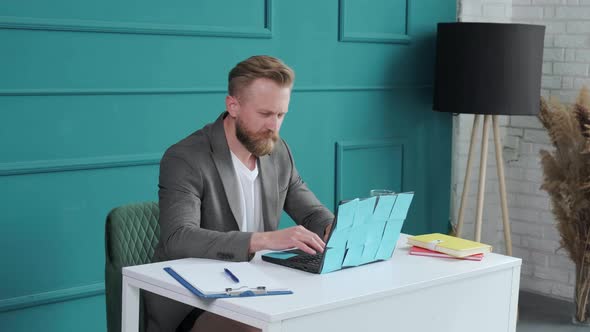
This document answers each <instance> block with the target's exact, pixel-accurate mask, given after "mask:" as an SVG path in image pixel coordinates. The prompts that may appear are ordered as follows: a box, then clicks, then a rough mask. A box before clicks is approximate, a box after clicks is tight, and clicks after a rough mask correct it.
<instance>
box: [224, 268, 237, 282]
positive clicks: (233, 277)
mask: <svg viewBox="0 0 590 332" xmlns="http://www.w3.org/2000/svg"><path fill="white" fill-rule="evenodd" d="M223 271H225V274H227V275H228V276H229V277H230V278H231V280H233V281H235V282H240V279H238V277H236V275H235V274H233V273H232V272H231V271H230V270H228V269H223Z"/></svg>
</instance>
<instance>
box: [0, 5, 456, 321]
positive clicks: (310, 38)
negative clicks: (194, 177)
mask: <svg viewBox="0 0 590 332" xmlns="http://www.w3.org/2000/svg"><path fill="white" fill-rule="evenodd" d="M342 4H344V5H345V7H342ZM368 4H369V3H367V2H365V1H360V0H356V1H354V0H341V1H339V0H331V1H309V0H307V1H270V0H267V1H263V0H260V1H248V2H244V1H238V0H232V1H228V0H226V1H215V2H213V1H210V2H204V1H199V2H195V1H190V2H189V1H183V2H177V3H176V6H170V5H169V4H163V3H161V2H156V1H150V2H142V3H141V6H138V4H137V3H132V2H116V1H103V2H101V3H100V4H98V3H97V4H90V3H87V2H76V1H71V0H61V1H53V2H52V3H51V5H48V4H47V2H45V1H41V0H37V1H34V2H31V1H27V2H26V3H25V2H16V1H13V2H2V3H0V41H1V42H2V45H3V48H2V49H3V51H2V52H0V71H1V72H2V73H3V75H2V76H0V115H1V118H2V119H3V121H2V122H0V151H1V152H2V153H0V188H2V189H0V201H1V202H2V208H3V216H2V218H1V219H0V225H1V226H2V229H3V232H2V241H0V259H1V260H2V261H3V262H5V264H6V268H5V269H3V271H15V270H16V271H20V274H19V275H16V274H12V273H6V272H4V273H0V330H2V331H4V330H6V331H17V332H18V331H30V330H36V329H38V327H39V326H43V329H44V330H46V331H73V330H79V329H80V328H81V326H84V330H91V331H94V330H97V331H104V327H105V316H104V297H103V296H102V295H100V294H101V290H100V288H97V286H96V285H100V284H101V283H102V282H103V279H104V276H103V268H104V238H103V236H104V235H103V233H104V220H105V217H106V214H107V213H108V211H109V210H110V209H111V208H113V207H115V206H118V205H122V204H125V203H129V202H137V201H146V200H156V199H157V175H158V165H157V160H158V159H159V156H161V154H162V153H163V151H164V150H165V148H166V147H168V146H169V145H171V144H173V143H174V142H176V141H178V140H179V139H181V138H183V137H185V136H187V135H188V134H190V133H191V132H193V131H194V130H196V129H198V128H200V127H201V126H202V125H204V124H206V123H208V122H211V121H212V120H214V119H215V117H216V116H217V115H218V114H219V113H220V112H222V111H223V110H224V102H223V97H224V95H225V89H226V79H227V73H228V71H229V70H230V69H231V68H232V67H233V66H234V65H235V63H237V62H238V61H240V60H242V59H244V58H246V57H247V56H249V55H253V54H271V55H275V56H278V57H280V58H282V59H283V60H284V61H285V62H287V63H288V64H289V65H291V66H292V67H293V68H294V69H295V70H296V73H297V79H296V83H295V89H294V91H293V95H292V99H291V105H290V110H289V113H288V115H287V118H286V120H285V123H284V126H283V129H282V131H281V134H282V136H283V137H285V138H286V140H287V141H288V142H289V144H290V146H291V148H292V150H293V153H294V155H295V157H296V161H297V167H298V169H299V171H300V173H301V174H302V176H303V178H304V179H305V181H306V182H307V183H308V185H309V186H310V188H311V189H312V190H313V191H314V192H315V193H316V195H317V196H318V198H319V199H320V200H321V201H322V202H323V203H324V204H326V205H327V206H328V207H330V208H332V207H334V206H335V204H336V200H337V198H336V195H337V192H336V188H337V186H338V185H340V186H341V187H342V188H343V189H346V188H348V189H346V190H350V192H347V191H344V192H343V193H342V194H341V195H344V196H346V195H356V194H359V195H360V194H361V193H363V192H365V191H367V189H368V188H369V187H368V186H370V187H373V186H378V187H388V186H391V187H396V188H394V189H396V190H397V186H400V187H401V188H400V190H407V191H409V190H412V191H414V192H415V197H414V201H413V203H412V208H411V209H410V213H409V214H408V217H407V220H406V222H405V226H404V229H403V231H405V232H409V233H419V232H425V231H446V229H447V227H448V215H449V196H450V192H449V188H450V165H451V160H450V156H451V153H450V149H451V118H450V116H449V115H448V114H442V113H436V112H432V111H431V100H432V68H433V62H434V32H435V29H436V22H439V21H453V20H454V13H455V2H454V1H453V2H451V1H444V2H443V1H440V0H422V1H412V0H407V1H405V0H404V1H401V0H395V1H394V0H391V1H385V0H383V1H375V2H370V4H371V7H370V8H369V7H368ZM228 8H234V10H228ZM404 8H405V9H404ZM341 9H344V12H342V11H341ZM388 13H389V14H388ZM401 13H407V15H406V16H407V17H404V16H403V15H402V14H401ZM404 15H405V14H404ZM365 21H366V22H368V23H367V24H363V22H365ZM388 22H391V24H389V23H388ZM342 36H344V37H345V38H344V39H342ZM346 36H348V37H346ZM396 36H397V37H399V36H402V37H403V38H402V39H401V40H398V39H396V38H397V37H396ZM404 36H405V37H404ZM355 38H356V40H355ZM339 39H342V40H339ZM367 141H371V142H374V141H386V142H392V141H393V142H396V144H397V143H398V142H399V143H400V146H401V147H402V149H401V156H402V160H399V158H398V156H400V153H398V152H400V150H397V149H396V148H395V147H396V146H397V145H392V146H388V148H387V149H384V150H383V151H381V152H382V153H379V151H380V150H379V149H376V150H375V149H373V150H371V149H369V150H360V151H357V152H358V154H357V153H356V152H355V153H350V154H346V153H345V156H346V158H348V159H350V160H348V159H346V158H345V160H348V161H347V164H346V165H343V167H344V169H345V170H349V172H351V174H354V173H357V172H364V173H368V174H370V175H371V176H370V177H368V178H367V182H366V183H368V184H367V187H364V184H363V183H362V182H355V183H351V182H347V181H346V180H341V182H338V180H337V176H336V165H337V146H336V143H337V142H367ZM355 151H356V150H355ZM364 159H367V162H366V163H365V162H364ZM369 161H370V163H369ZM375 164H384V165H387V164H391V165H392V166H395V167H392V168H391V173H387V169H378V171H374V170H373V171H371V170H372V168H371V165H375ZM347 167H348V168H347ZM398 183H399V184H398ZM367 194H368V192H367ZM342 198H346V197H342ZM290 223H292V222H291V221H290V220H289V218H288V217H287V216H285V217H284V218H283V219H282V221H281V225H282V226H283V227H285V226H287V225H290ZM41 322H42V324H43V325H39V324H41ZM36 324H37V325H36Z"/></svg>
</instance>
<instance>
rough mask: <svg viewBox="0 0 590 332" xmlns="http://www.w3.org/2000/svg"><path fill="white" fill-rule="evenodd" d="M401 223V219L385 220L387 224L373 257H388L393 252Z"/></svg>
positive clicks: (402, 222)
mask: <svg viewBox="0 0 590 332" xmlns="http://www.w3.org/2000/svg"><path fill="white" fill-rule="evenodd" d="M403 224H404V221H403V220H395V219H393V220H389V221H388V222H387V225H385V231H384V232H383V238H382V239H381V244H380V245H379V249H378V250H377V254H376V255H375V259H389V258H390V257H391V254H393V250H394V249H395V245H396V244H397V240H398V238H399V235H400V232H401V230H402V225H403Z"/></svg>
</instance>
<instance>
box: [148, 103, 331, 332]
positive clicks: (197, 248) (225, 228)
mask: <svg viewBox="0 0 590 332" xmlns="http://www.w3.org/2000/svg"><path fill="white" fill-rule="evenodd" d="M226 114H227V113H223V114H221V116H219V118H218V119H217V120H216V121H215V122H214V123H211V124H208V125H206V126H205V127H203V128H202V129H200V130H198V131H196V132H195V133H193V134H192V135H190V136H188V137H187V138H185V139H183V140H181V141H180V142H178V143H176V144H174V145H173V146H171V147H170V148H169V149H168V150H167V151H166V153H165V154H164V156H163V158H162V161H161V162H160V184H159V188H160V190H159V198H160V201H159V205H160V219H159V223H160V241H159V243H158V246H157V247H156V250H155V253H154V257H153V260H154V261H164V260H172V259H179V258H186V257H199V258H211V259H219V260H226V261H247V260H250V259H252V257H253V255H249V254H248V249H249V246H250V238H251V236H252V233H250V232H241V231H240V230H239V228H238V222H237V220H242V214H243V213H244V211H241V208H240V202H239V194H238V192H237V188H239V187H238V182H237V181H238V179H237V177H236V174H235V171H234V168H233V163H232V160H231V154H230V151H229V147H228V144H227V140H226V138H225V131H224V128H223V119H224V118H225V116H226ZM258 169H259V176H260V180H261V185H262V216H263V218H264V230H265V231H273V230H276V229H277V227H278V224H279V219H280V216H281V211H282V210H285V211H286V212H287V213H288V214H289V216H290V217H291V218H292V219H293V220H294V221H295V222H296V223H297V224H299V225H303V226H304V227H306V228H307V229H309V230H311V231H312V232H314V233H316V234H318V235H319V236H320V237H322V236H323V235H324V230H325V228H326V226H327V225H328V224H329V223H331V222H332V221H333V220H334V215H333V214H332V212H330V211H329V210H328V209H327V208H326V207H324V206H323V205H322V204H321V203H320V201H319V200H318V199H317V198H316V196H315V195H314V194H313V193H312V192H311V191H310V190H309V189H308V188H307V185H306V184H305V183H304V182H303V180H302V179H301V177H300V176H299V173H298V172H297V169H296V168H295V164H294V161H293V156H292V155H291V151H290V150H289V147H288V146H287V144H286V143H285V142H284V141H283V140H280V141H278V142H277V144H276V145H275V148H274V150H273V152H272V153H271V154H270V155H268V156H263V157H260V158H259V159H258ZM146 308H147V311H148V315H147V316H148V326H147V327H148V331H174V330H175V329H176V327H177V326H178V324H180V322H181V321H182V320H183V319H184V317H185V316H186V314H187V313H188V312H190V311H191V310H192V309H193V308H192V307H190V306H186V305H183V304H180V303H177V302H174V301H171V300H167V299H165V298H163V297H160V296H157V295H155V294H150V293H146Z"/></svg>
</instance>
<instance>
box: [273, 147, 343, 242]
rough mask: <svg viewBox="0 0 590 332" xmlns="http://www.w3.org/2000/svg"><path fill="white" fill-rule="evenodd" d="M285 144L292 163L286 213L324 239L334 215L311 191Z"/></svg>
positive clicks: (285, 207)
mask: <svg viewBox="0 0 590 332" xmlns="http://www.w3.org/2000/svg"><path fill="white" fill-rule="evenodd" d="M283 144H284V146H285V148H286V151H287V154H288V157H289V162H290V163H291V177H290V179H289V188H288V191H287V196H286V198H285V205H284V209H285V212H287V214H288V215H289V216H290V217H291V218H292V219H293V220H294V221H295V223H297V224H298V225H302V226H303V227H305V228H307V229H309V230H310V231H312V232H314V233H316V234H317V235H318V236H319V237H320V238H323V236H324V232H325V230H326V227H327V226H328V224H330V223H332V222H333V221H334V214H333V213H332V212H331V211H330V210H328V208H326V207H325V206H324V205H323V204H322V203H321V202H320V201H319V200H318V199H317V197H316V196H315V194H314V193H313V192H312V191H311V190H309V188H308V187H307V185H306V184H305V182H304V181H303V179H302V178H301V176H300V175H299V172H298V171H297V168H296V167H295V162H294V161H293V156H292V155H291V151H290V149H289V147H288V146H287V144H286V143H285V142H284V141H283Z"/></svg>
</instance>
